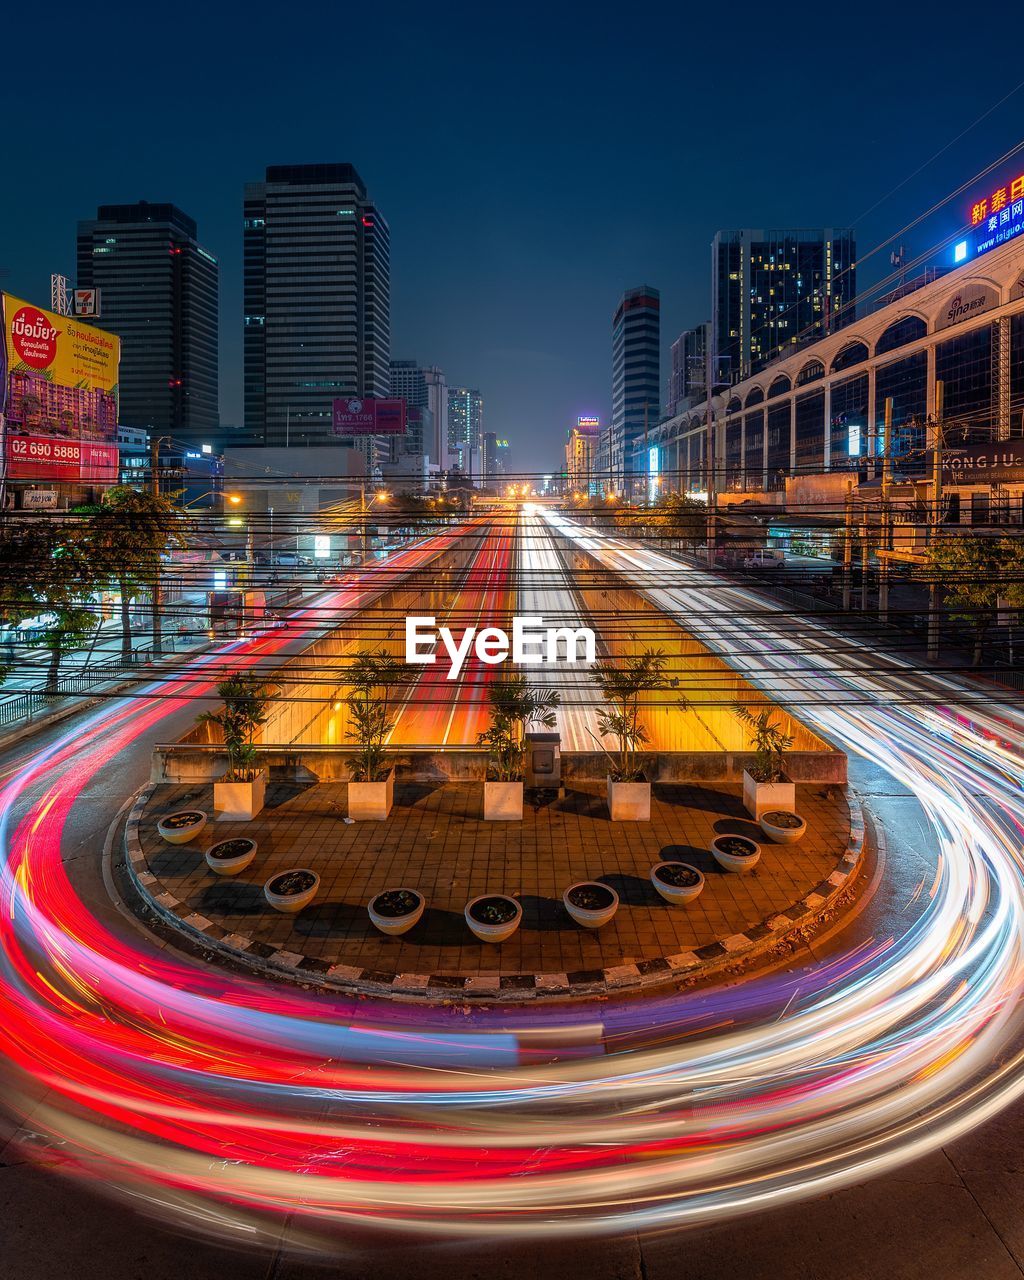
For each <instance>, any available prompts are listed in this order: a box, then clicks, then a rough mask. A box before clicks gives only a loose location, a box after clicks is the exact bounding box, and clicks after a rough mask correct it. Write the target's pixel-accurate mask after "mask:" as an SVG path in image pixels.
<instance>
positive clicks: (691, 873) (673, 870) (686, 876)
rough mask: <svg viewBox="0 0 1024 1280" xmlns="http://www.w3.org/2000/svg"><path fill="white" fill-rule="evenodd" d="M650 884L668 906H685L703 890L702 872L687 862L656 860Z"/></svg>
mask: <svg viewBox="0 0 1024 1280" xmlns="http://www.w3.org/2000/svg"><path fill="white" fill-rule="evenodd" d="M651 884H652V885H654V888H655V889H656V890H657V892H658V893H659V894H660V895H661V897H662V898H664V899H665V901H666V902H667V903H668V904H669V905H670V906H673V907H685V906H686V904H687V903H688V902H692V901H693V900H694V898H697V897H699V896H700V894H701V892H702V891H703V889H704V873H703V872H702V871H698V870H697V868H696V867H691V866H690V864H689V863H688V862H656V863H655V864H654V866H653V867H651Z"/></svg>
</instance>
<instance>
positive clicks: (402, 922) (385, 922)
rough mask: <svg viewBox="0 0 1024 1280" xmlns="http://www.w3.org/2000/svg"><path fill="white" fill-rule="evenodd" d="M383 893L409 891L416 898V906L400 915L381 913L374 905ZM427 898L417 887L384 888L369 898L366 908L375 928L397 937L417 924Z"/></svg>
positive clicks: (391, 936) (389, 935)
mask: <svg viewBox="0 0 1024 1280" xmlns="http://www.w3.org/2000/svg"><path fill="white" fill-rule="evenodd" d="M385 893H409V894H412V896H413V897H414V898H415V899H416V906H415V907H413V909H412V910H411V911H407V912H406V913H405V914H404V915H401V916H390V915H381V913H380V912H379V911H375V910H374V906H375V904H376V903H377V900H378V899H379V898H382V897H383V896H384V894H385ZM426 905H427V900H426V898H424V896H423V894H422V893H420V892H419V890H418V889H405V888H401V887H400V888H398V889H384V890H383V891H382V892H381V893H378V894H376V895H375V896H374V897H372V898H371V899H370V901H369V902H368V903H367V905H366V910H367V912H368V913H369V916H370V923H371V924H372V925H373V927H374V928H375V929H379V930H380V931H381V933H386V934H387V935H388V937H390V938H397V937H399V936H400V935H401V934H403V933H408V932H409V930H410V929H411V928H413V926H414V925H417V924H419V922H420V917H421V916H422V915H423V912H424V909H425V908H426Z"/></svg>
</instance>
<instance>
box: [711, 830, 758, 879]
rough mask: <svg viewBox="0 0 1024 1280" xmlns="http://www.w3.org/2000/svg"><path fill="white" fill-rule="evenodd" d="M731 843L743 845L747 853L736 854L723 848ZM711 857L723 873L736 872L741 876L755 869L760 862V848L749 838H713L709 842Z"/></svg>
mask: <svg viewBox="0 0 1024 1280" xmlns="http://www.w3.org/2000/svg"><path fill="white" fill-rule="evenodd" d="M733 841H737V842H740V843H742V844H743V845H745V846H746V847H747V850H748V852H745V853H737V852H736V851H734V850H731V849H729V848H726V847H725V846H726V845H727V844H731V843H732V842H733ZM711 856H712V857H713V858H714V860H715V861H716V862H717V863H718V865H719V866H720V867H721V868H722V870H723V871H736V872H739V873H740V874H742V873H743V872H744V871H750V870H751V869H752V868H753V867H756V866H757V864H758V863H759V862H760V861H761V846H760V845H759V844H758V843H757V841H756V840H751V839H750V837H749V836H715V838H714V840H712V841H711Z"/></svg>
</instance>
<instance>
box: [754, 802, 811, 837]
mask: <svg viewBox="0 0 1024 1280" xmlns="http://www.w3.org/2000/svg"><path fill="white" fill-rule="evenodd" d="M758 821H759V822H760V824H761V830H762V831H763V832H764V833H765V835H766V836H767V837H768V839H769V840H774V841H775V843H776V844H796V842H797V841H798V840H802V839H803V837H804V835H805V833H806V831H807V823H806V822H805V821H804V819H803V818H801V817H800V815H799V814H796V813H794V812H793V811H792V809H766V810H765V811H764V813H762V814H761V816H760V818H759V819H758Z"/></svg>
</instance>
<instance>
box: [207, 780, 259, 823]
mask: <svg viewBox="0 0 1024 1280" xmlns="http://www.w3.org/2000/svg"><path fill="white" fill-rule="evenodd" d="M266 790H267V775H266V772H263V773H259V774H257V776H256V777H255V778H253V780H252V782H215V783H214V784H213V811H214V820H215V821H216V822H250V821H251V820H252V819H253V818H255V817H256V815H257V814H258V813H259V812H260V810H261V809H262V808H263V797H264V795H265V794H266Z"/></svg>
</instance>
